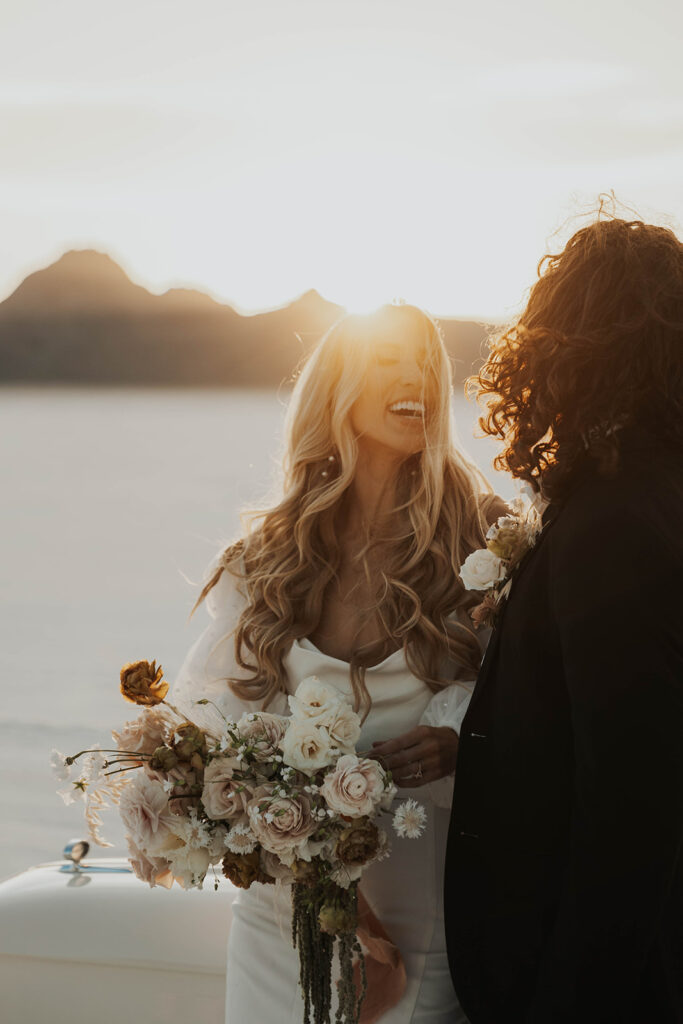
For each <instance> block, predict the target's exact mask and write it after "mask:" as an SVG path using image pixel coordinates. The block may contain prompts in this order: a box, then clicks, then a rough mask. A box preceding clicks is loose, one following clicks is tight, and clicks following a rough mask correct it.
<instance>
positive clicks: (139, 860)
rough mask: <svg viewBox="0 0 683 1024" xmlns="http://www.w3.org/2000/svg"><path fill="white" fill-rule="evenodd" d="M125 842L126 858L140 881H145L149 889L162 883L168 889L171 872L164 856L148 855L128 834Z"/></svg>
mask: <svg viewBox="0 0 683 1024" xmlns="http://www.w3.org/2000/svg"><path fill="white" fill-rule="evenodd" d="M126 842H127V844H128V859H129V860H130V866H131V867H132V869H133V873H134V874H135V876H136V877H137V878H139V879H140V880H141V881H142V882H146V883H147V885H149V887H150V888H151V889H153V888H154V886H155V885H162V886H163V887H164V889H170V888H171V886H172V885H173V874H172V872H171V870H170V868H171V866H170V864H169V862H168V861H167V860H166V859H165V858H164V857H148V856H147V855H146V854H145V853H143V852H142V850H140V849H138V847H137V846H136V845H135V843H134V842H133V840H132V839H131V838H130V836H126Z"/></svg>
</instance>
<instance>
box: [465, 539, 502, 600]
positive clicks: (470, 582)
mask: <svg viewBox="0 0 683 1024" xmlns="http://www.w3.org/2000/svg"><path fill="white" fill-rule="evenodd" d="M504 575H505V567H504V565H503V561H502V559H500V558H499V557H498V555H494V554H493V552H492V551H489V550H488V548H479V550H478V551H473V552H472V554H471V555H468V556H467V558H466V559H465V561H464V562H463V564H462V568H461V569H460V579H461V580H462V582H463V586H464V587H465V589H466V590H488V589H489V587H492V586H493V585H494V583H498V581H499V580H501V579H502V578H503V576H504Z"/></svg>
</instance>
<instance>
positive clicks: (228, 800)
mask: <svg viewBox="0 0 683 1024" xmlns="http://www.w3.org/2000/svg"><path fill="white" fill-rule="evenodd" d="M241 767H242V766H241V763H240V762H239V761H238V760H237V758H235V757H214V758H213V759H212V760H211V761H209V763H208V765H207V766H206V769H205V770H204V789H203V791H202V803H203V804H204V810H205V811H206V813H207V814H208V816H209V817H210V818H213V819H214V820H215V821H232V822H235V821H240V820H243V819H245V818H246V812H247V801H248V800H249V798H250V797H251V793H250V792H249V791H248V790H247V789H246V787H245V786H244V783H243V782H237V781H235V780H233V777H232V775H233V772H234V771H235V770H236V769H237V770H239V769H240V768H241Z"/></svg>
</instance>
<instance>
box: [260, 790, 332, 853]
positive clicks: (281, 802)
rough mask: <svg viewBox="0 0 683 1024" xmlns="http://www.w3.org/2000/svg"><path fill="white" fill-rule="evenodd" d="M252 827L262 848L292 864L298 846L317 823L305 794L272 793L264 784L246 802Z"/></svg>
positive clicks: (313, 829) (313, 830)
mask: <svg viewBox="0 0 683 1024" xmlns="http://www.w3.org/2000/svg"><path fill="white" fill-rule="evenodd" d="M247 811H248V814H249V823H250V825H251V830H252V832H253V833H254V835H255V836H256V838H257V840H258V841H259V843H260V844H261V846H262V847H263V848H264V849H265V850H269V851H270V852H271V853H274V854H276V855H277V856H278V857H279V858H280V859H281V860H282V861H283V862H284V863H285V864H291V863H292V861H293V860H294V858H295V856H296V853H297V849H298V848H299V847H301V846H303V845H304V844H305V842H306V840H307V839H308V837H309V836H310V835H312V834H313V832H315V830H316V828H317V827H318V826H317V823H316V822H315V821H314V820H313V816H312V815H311V805H310V801H309V800H308V797H306V796H304V794H301V795H300V796H297V797H293V796H279V797H275V796H273V795H272V789H271V787H268V786H264V787H262V789H261V790H260V791H258V790H257V792H256V793H255V794H254V798H253V799H252V800H250V801H249V803H248V805H247Z"/></svg>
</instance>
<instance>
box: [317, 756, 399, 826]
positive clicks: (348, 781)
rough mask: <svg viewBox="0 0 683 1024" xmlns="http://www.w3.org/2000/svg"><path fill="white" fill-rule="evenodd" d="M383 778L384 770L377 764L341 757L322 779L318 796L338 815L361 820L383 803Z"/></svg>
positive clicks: (363, 759) (364, 759)
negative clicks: (323, 779)
mask: <svg viewBox="0 0 683 1024" xmlns="http://www.w3.org/2000/svg"><path fill="white" fill-rule="evenodd" d="M385 778H386V774H385V771H384V769H383V768H382V767H381V765H379V764H378V763H377V761H371V760H370V759H369V758H362V759H360V758H358V757H356V756H355V754H344V755H343V756H342V757H340V758H339V760H338V761H337V764H336V766H335V768H334V770H333V771H331V772H330V774H329V775H327V776H326V777H325V781H324V782H323V784H322V786H321V788H320V795H321V796H322V797H323V798H324V799H325V801H326V802H327V806H328V807H329V808H330V809H331V810H333V811H335V812H336V813H337V814H344V815H346V817H348V818H362V817H363V816H365V815H372V814H374V812H375V811H376V809H377V807H378V806H379V805H380V803H381V802H382V798H383V796H384V783H385Z"/></svg>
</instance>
